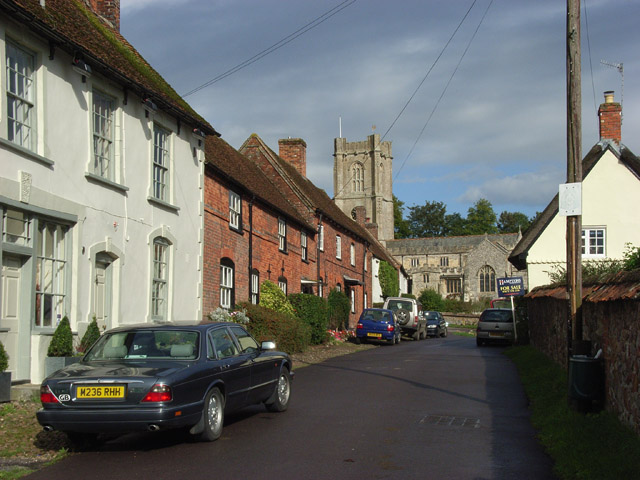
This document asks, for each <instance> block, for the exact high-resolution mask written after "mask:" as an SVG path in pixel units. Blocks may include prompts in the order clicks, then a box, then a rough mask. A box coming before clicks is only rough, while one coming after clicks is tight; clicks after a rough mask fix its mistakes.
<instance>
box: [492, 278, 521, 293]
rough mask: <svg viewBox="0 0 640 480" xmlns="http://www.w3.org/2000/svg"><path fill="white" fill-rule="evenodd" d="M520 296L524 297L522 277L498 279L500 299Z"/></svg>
mask: <svg viewBox="0 0 640 480" xmlns="http://www.w3.org/2000/svg"><path fill="white" fill-rule="evenodd" d="M518 295H524V282H523V281H522V277H507V278H498V296H499V297H517V296H518Z"/></svg>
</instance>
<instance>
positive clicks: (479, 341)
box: [476, 337, 482, 347]
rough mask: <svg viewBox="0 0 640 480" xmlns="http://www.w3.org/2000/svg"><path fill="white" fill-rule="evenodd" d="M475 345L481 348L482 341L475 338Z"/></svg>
mask: <svg viewBox="0 0 640 480" xmlns="http://www.w3.org/2000/svg"><path fill="white" fill-rule="evenodd" d="M476 345H477V346H478V347H481V346H482V340H480V339H479V338H477V337H476Z"/></svg>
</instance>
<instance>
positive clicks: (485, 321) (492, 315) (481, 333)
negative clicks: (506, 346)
mask: <svg viewBox="0 0 640 480" xmlns="http://www.w3.org/2000/svg"><path fill="white" fill-rule="evenodd" d="M490 342H495V343H498V342H499V343H512V342H513V313H512V312H511V310H509V309H508V308H487V309H486V310H485V311H484V312H482V313H481V314H480V320H478V327H477V328H476V344H477V345H478V346H481V345H484V344H485V343H490Z"/></svg>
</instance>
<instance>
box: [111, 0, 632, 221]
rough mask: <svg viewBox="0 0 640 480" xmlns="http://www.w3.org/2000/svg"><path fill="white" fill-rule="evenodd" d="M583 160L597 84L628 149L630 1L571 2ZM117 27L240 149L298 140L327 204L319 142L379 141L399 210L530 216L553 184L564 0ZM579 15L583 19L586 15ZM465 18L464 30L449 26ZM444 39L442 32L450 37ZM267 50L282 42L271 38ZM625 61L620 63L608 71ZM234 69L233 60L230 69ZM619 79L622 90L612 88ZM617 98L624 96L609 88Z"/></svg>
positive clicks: (291, 5) (193, 10) (326, 155)
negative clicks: (488, 206) (577, 23)
mask: <svg viewBox="0 0 640 480" xmlns="http://www.w3.org/2000/svg"><path fill="white" fill-rule="evenodd" d="M581 5H582V9H581V17H582V42H581V44H582V118H583V125H582V135H583V155H584V154H586V153H587V152H588V151H589V149H590V148H591V147H592V146H593V145H594V144H595V143H597V141H598V140H599V135H598V123H597V109H598V106H599V105H600V103H602V102H603V99H604V97H603V92H604V91H605V90H615V98H616V101H620V100H621V99H622V100H623V118H624V120H623V128H622V142H623V143H624V144H625V145H626V146H627V147H629V148H630V149H631V150H632V151H634V152H635V153H636V154H639V153H640V138H639V137H638V135H637V132H639V131H640V91H639V87H640V83H639V81H638V76H639V74H640V66H639V65H638V50H637V49H638V45H640V29H638V28H637V20H638V18H640V2H637V0H582V2H581ZM121 8H122V11H121V32H122V33H123V35H124V36H125V37H126V38H127V39H128V40H129V41H130V42H131V43H132V44H133V45H134V46H135V47H136V48H137V49H138V51H139V52H140V53H141V54H142V55H143V56H144V57H145V58H146V59H147V60H148V61H149V63H151V65H152V66H153V67H154V68H155V69H156V70H158V71H159V72H160V73H161V74H162V75H163V76H164V78H165V79H166V80H167V81H168V82H169V83H170V84H171V85H172V86H173V87H174V88H175V90H176V91H177V92H178V93H180V94H182V95H185V94H187V93H188V92H190V91H192V90H194V89H197V88H198V87H201V86H202V85H204V84H205V83H207V82H210V81H212V80H214V79H216V78H217V77H219V76H221V75H222V74H225V73H226V72H229V71H230V70H231V69H234V68H235V67H240V68H235V69H236V70H237V71H235V73H232V74H230V75H228V76H226V77H225V78H222V79H220V80H218V81H214V82H213V83H212V84H211V85H210V86H208V87H206V88H202V89H200V90H198V91H197V92H196V93H193V94H190V95H186V97H185V99H186V100H187V101H188V102H189V103H190V104H191V106H192V107H193V108H194V109H195V110H196V111H197V112H198V113H200V114H201V115H202V116H203V117H205V118H206V119H207V120H208V121H209V122H210V123H211V125H213V127H214V128H215V129H216V130H217V131H219V132H220V133H221V134H222V137H223V138H224V139H225V140H226V141H227V142H229V143H230V144H231V145H232V146H234V147H236V148H239V147H240V146H241V145H242V143H243V142H244V140H246V138H247V137H248V136H249V135H251V134H252V133H257V134H258V135H259V136H260V137H261V138H262V139H263V140H264V141H265V142H266V143H267V144H268V145H269V146H271V148H272V149H273V150H275V151H276V152H277V149H278V139H280V138H287V137H292V138H303V139H304V140H305V141H306V143H307V176H308V177H309V178H310V179H311V180H312V181H313V182H314V183H315V184H316V185H317V186H319V187H321V188H323V189H325V190H326V191H327V193H328V194H329V195H333V191H334V188H333V141H334V138H336V137H338V136H340V125H341V126H342V136H343V137H345V138H346V139H347V141H350V142H352V141H361V140H365V139H366V137H367V136H368V135H370V134H371V133H373V131H374V130H373V129H374V128H375V133H379V134H380V135H381V136H384V140H389V141H391V142H392V149H393V156H394V159H393V170H394V172H393V176H394V179H393V190H394V194H395V195H396V196H397V197H398V198H399V199H400V200H402V201H403V202H404V203H405V205H406V206H411V205H423V204H424V203H425V201H441V202H443V203H445V205H446V206H447V212H448V213H453V212H460V213H461V214H462V215H463V216H464V215H466V213H467V210H468V208H469V207H470V206H471V205H473V204H474V203H475V202H476V201H477V200H478V199H479V198H486V199H488V200H489V201H490V202H491V203H492V205H493V207H494V210H495V211H496V213H498V214H499V213H500V212H502V211H503V210H507V211H520V212H523V213H525V214H527V215H529V216H532V215H534V214H535V213H536V212H537V211H541V210H542V209H543V208H544V207H545V206H546V205H547V203H548V202H549V201H550V200H551V198H552V197H553V195H554V194H555V193H556V192H557V190H558V184H559V183H564V181H565V179H566V157H567V154H566V87H565V86H566V73H565V65H566V40H565V39H566V1H563V0H535V1H531V0H475V1H474V0H449V1H442V0H395V1H390V0H347V1H344V0H314V1H302V0H121ZM585 9H586V10H585ZM463 19H464V21H463ZM454 33H455V34H454ZM279 42H280V43H279ZM602 61H605V62H608V63H610V64H620V63H622V64H623V75H622V74H621V72H620V71H619V69H617V68H615V67H613V66H607V65H604V64H603V63H602ZM243 65H244V66H243ZM623 77H624V91H622V87H623V82H622V80H623ZM622 93H623V94H624V96H623V97H622V96H621V94H622Z"/></svg>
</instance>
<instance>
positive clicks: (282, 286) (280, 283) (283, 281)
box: [278, 277, 287, 295]
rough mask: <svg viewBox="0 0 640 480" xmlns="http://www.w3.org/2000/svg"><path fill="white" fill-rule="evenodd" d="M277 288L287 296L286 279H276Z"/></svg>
mask: <svg viewBox="0 0 640 480" xmlns="http://www.w3.org/2000/svg"><path fill="white" fill-rule="evenodd" d="M278 286H279V287H280V290H282V291H283V292H284V294H285V295H286V294H287V279H286V278H285V277H278Z"/></svg>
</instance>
